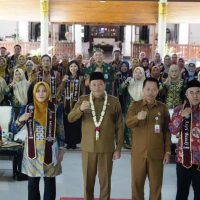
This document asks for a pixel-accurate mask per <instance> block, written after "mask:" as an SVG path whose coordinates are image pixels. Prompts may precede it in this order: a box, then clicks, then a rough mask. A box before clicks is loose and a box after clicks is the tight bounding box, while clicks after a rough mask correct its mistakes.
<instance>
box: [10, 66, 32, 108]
mask: <svg viewBox="0 0 200 200" xmlns="http://www.w3.org/2000/svg"><path fill="white" fill-rule="evenodd" d="M17 71H18V72H19V73H20V74H21V80H20V81H19V82H16V79H15V74H16V72H17ZM13 80H14V81H15V86H14V87H13V93H14V95H15V97H16V98H17V100H18V101H19V103H20V104H21V105H26V104H27V102H28V89H29V86H30V83H29V82H28V81H27V80H26V77H25V74H24V71H23V70H22V69H20V68H18V69H15V71H14V77H13Z"/></svg>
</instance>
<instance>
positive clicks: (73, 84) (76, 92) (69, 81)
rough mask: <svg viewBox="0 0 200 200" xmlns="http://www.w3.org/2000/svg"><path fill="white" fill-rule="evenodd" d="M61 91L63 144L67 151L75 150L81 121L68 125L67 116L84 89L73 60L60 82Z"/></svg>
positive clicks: (79, 135) (79, 137)
mask: <svg viewBox="0 0 200 200" xmlns="http://www.w3.org/2000/svg"><path fill="white" fill-rule="evenodd" d="M62 91H63V93H64V115H63V116H64V128H65V143H66V144H67V149H76V148H77V146H76V145H77V144H79V143H80V141H81V119H80V120H77V121H75V122H73V123H70V122H68V114H69V112H70V111H71V110H72V109H73V107H74V105H75V103H76V102H77V101H78V100H79V97H80V95H82V94H84V93H85V89H84V82H83V79H82V76H80V67H79V64H78V62H77V61H75V60H73V61H71V62H70V63H69V64H68V69H67V74H66V75H65V76H64V77H63V80H62Z"/></svg>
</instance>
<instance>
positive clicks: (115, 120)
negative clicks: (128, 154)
mask: <svg viewBox="0 0 200 200" xmlns="http://www.w3.org/2000/svg"><path fill="white" fill-rule="evenodd" d="M83 101H89V95H85V96H81V97H80V99H79V101H78V102H77V103H76V104H75V106H74V108H73V110H72V111H71V112H70V113H69V115H68V120H69V122H74V121H76V120H77V119H79V118H80V117H82V140H81V149H82V150H83V151H87V152H98V153H108V152H114V151H115V150H117V151H120V150H121V147H122V145H123V141H124V138H123V126H122V112H121V106H120V103H119V100H118V99H117V98H116V97H113V96H110V95H108V103H107V107H106V111H105V115H104V118H103V121H102V123H101V125H100V129H101V130H100V137H99V139H98V140H97V141H96V133H95V125H94V122H93V118H92V111H91V109H87V110H85V111H83V112H81V111H80V105H81V104H82V102H83ZM93 101H94V107H95V112H96V115H97V121H99V118H100V115H101V111H102V108H103V103H104V97H102V98H99V99H93ZM71 134H73V133H71Z"/></svg>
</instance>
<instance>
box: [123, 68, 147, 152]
mask: <svg viewBox="0 0 200 200" xmlns="http://www.w3.org/2000/svg"><path fill="white" fill-rule="evenodd" d="M144 80H145V73H144V69H143V68H142V67H136V68H135V69H134V71H133V76H132V77H128V78H127V79H126V80H125V81H124V82H123V83H122V84H121V85H120V88H119V91H120V93H121V94H124V93H126V99H125V102H124V105H125V106H126V107H125V113H124V116H126V113H127V111H128V108H129V105H130V103H131V102H133V101H139V100H141V99H142V97H143V96H142V95H143V82H144ZM124 143H125V144H124V147H125V148H127V149H130V148H131V130H130V129H128V128H127V127H126V125H125V128H124Z"/></svg>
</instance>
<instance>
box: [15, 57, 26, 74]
mask: <svg viewBox="0 0 200 200" xmlns="http://www.w3.org/2000/svg"><path fill="white" fill-rule="evenodd" d="M26 60H27V59H26V56H24V55H19V56H18V58H17V65H16V66H15V69H17V68H20V69H22V70H23V71H24V72H25V71H26Z"/></svg>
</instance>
